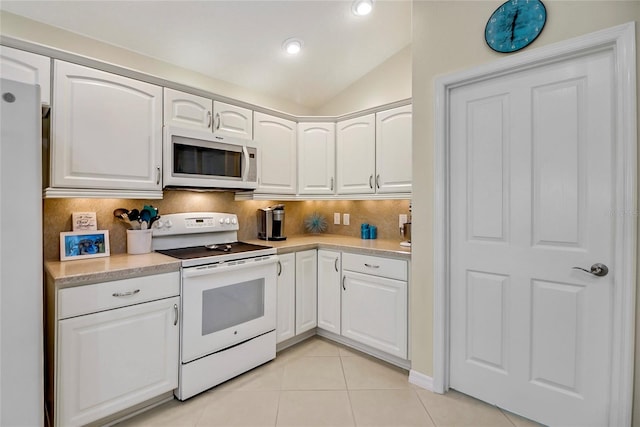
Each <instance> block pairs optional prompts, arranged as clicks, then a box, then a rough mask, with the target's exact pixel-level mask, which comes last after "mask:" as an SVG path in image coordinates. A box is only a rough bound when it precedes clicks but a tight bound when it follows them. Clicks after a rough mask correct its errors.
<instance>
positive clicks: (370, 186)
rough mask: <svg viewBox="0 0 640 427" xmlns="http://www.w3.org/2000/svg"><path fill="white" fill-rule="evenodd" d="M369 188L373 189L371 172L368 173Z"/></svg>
mask: <svg viewBox="0 0 640 427" xmlns="http://www.w3.org/2000/svg"><path fill="white" fill-rule="evenodd" d="M369 188H370V189H372V190H373V174H371V175H369Z"/></svg>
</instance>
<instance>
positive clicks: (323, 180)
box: [298, 123, 336, 194]
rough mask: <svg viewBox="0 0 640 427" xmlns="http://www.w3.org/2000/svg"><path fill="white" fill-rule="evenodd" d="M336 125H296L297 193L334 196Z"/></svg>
mask: <svg viewBox="0 0 640 427" xmlns="http://www.w3.org/2000/svg"><path fill="white" fill-rule="evenodd" d="M335 135H336V125H335V123H298V156H299V162H298V186H299V189H298V190H299V192H300V194H334V192H335V170H336V163H335V162H336V159H335V151H336V140H335Z"/></svg>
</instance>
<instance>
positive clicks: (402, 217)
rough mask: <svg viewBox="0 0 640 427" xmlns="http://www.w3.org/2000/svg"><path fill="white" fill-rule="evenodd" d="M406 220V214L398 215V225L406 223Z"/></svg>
mask: <svg viewBox="0 0 640 427" xmlns="http://www.w3.org/2000/svg"><path fill="white" fill-rule="evenodd" d="M407 221H408V219H407V214H400V215H399V216H398V227H400V228H402V226H403V225H404V224H406V223H407Z"/></svg>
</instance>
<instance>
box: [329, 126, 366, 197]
mask: <svg viewBox="0 0 640 427" xmlns="http://www.w3.org/2000/svg"><path fill="white" fill-rule="evenodd" d="M337 127H338V129H337V135H336V153H337V156H336V166H337V167H336V169H337V170H336V174H337V182H338V194H368V193H375V188H374V180H375V173H376V172H375V168H376V119H375V115H374V114H369V115H366V116H362V117H357V118H355V119H350V120H344V121H342V122H338V124H337Z"/></svg>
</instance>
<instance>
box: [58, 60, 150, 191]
mask: <svg viewBox="0 0 640 427" xmlns="http://www.w3.org/2000/svg"><path fill="white" fill-rule="evenodd" d="M54 67H55V69H54V75H55V84H54V99H55V105H54V108H53V109H52V130H51V134H52V138H53V140H52V186H53V187H66V188H95V189H112V190H113V189H116V190H117V189H123V190H161V189H162V186H161V169H160V168H161V164H162V88H161V87H159V86H154V85H151V84H148V83H144V82H140V81H137V80H133V79H129V78H126V77H122V76H118V75H115V74H110V73H106V72H103V71H98V70H94V69H91V68H87V67H82V66H79V65H75V64H70V63H67V62H62V61H55V62H54Z"/></svg>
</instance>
